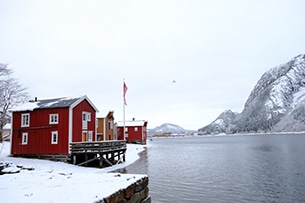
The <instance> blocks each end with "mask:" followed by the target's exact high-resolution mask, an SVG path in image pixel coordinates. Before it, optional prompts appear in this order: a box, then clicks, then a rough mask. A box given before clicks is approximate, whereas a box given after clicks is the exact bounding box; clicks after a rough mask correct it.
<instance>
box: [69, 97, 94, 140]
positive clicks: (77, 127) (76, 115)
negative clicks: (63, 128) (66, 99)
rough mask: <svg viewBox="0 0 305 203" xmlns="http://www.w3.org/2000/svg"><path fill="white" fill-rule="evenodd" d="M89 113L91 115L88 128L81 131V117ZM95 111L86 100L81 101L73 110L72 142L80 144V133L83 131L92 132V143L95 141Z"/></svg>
mask: <svg viewBox="0 0 305 203" xmlns="http://www.w3.org/2000/svg"><path fill="white" fill-rule="evenodd" d="M84 111H86V112H90V113H91V121H89V122H88V128H87V129H83V128H82V127H83V121H82V116H83V112H84ZM95 113H96V112H95V109H94V108H93V107H92V106H91V105H90V104H89V102H88V101H87V100H83V101H82V102H81V103H80V104H78V105H77V106H76V107H74V108H73V124H72V128H73V131H72V132H73V133H72V134H73V135H72V142H82V136H83V135H82V132H83V131H92V134H93V136H92V141H95V139H96V136H95V134H96V133H95V131H96V127H95V124H96V115H95Z"/></svg>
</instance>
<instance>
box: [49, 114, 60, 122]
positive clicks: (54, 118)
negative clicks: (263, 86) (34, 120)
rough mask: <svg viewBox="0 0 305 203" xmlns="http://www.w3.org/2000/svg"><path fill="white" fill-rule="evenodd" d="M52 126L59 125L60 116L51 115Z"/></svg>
mask: <svg viewBox="0 0 305 203" xmlns="http://www.w3.org/2000/svg"><path fill="white" fill-rule="evenodd" d="M49 123H50V124H58V114H50V122H49Z"/></svg>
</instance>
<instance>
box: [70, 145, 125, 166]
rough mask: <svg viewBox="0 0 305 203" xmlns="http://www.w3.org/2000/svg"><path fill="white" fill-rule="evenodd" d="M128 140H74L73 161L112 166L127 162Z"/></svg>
mask: <svg viewBox="0 0 305 203" xmlns="http://www.w3.org/2000/svg"><path fill="white" fill-rule="evenodd" d="M126 150H127V147H126V141H121V140H120V141H103V142H72V143H70V154H71V163H73V164H76V165H79V166H83V165H84V166H96V167H104V166H112V165H115V164H119V163H122V162H125V153H126Z"/></svg>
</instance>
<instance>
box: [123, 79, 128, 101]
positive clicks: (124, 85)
mask: <svg viewBox="0 0 305 203" xmlns="http://www.w3.org/2000/svg"><path fill="white" fill-rule="evenodd" d="M127 90H128V88H127V85H126V83H125V82H124V84H123V97H124V104H125V105H127V103H126V97H125V95H126V92H127Z"/></svg>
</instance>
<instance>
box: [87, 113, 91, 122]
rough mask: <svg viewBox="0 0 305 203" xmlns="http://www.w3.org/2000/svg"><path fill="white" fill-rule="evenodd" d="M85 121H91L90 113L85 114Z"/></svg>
mask: <svg viewBox="0 0 305 203" xmlns="http://www.w3.org/2000/svg"><path fill="white" fill-rule="evenodd" d="M86 114H87V121H91V113H90V112H87V113H86Z"/></svg>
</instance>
